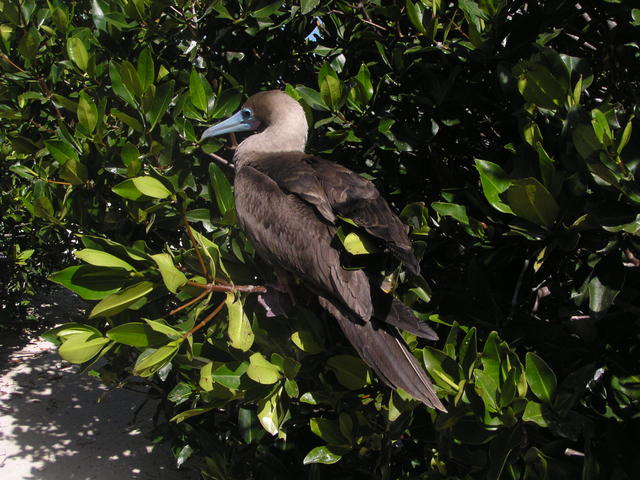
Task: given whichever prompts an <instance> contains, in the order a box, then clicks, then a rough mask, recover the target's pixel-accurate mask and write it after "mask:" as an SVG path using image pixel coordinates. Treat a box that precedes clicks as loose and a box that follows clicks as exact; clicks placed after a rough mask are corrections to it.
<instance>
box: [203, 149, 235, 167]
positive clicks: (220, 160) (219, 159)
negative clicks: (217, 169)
mask: <svg viewBox="0 0 640 480" xmlns="http://www.w3.org/2000/svg"><path fill="white" fill-rule="evenodd" d="M207 155H209V156H210V157H211V158H213V159H214V160H215V161H216V162H217V163H219V164H220V165H222V166H223V167H227V168H231V169H232V170H235V168H236V167H235V165H234V164H233V163H231V162H230V161H228V160H225V159H224V158H222V157H221V156H220V155H216V154H215V153H208V154H207Z"/></svg>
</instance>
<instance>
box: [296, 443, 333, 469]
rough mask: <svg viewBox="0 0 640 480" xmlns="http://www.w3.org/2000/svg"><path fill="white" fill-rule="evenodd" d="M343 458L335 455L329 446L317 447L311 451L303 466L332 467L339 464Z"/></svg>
mask: <svg viewBox="0 0 640 480" xmlns="http://www.w3.org/2000/svg"><path fill="white" fill-rule="evenodd" d="M341 458H342V455H338V454H337V453H333V452H332V451H331V450H330V449H329V447H328V446H326V445H324V446H321V447H315V448H313V449H311V451H310V452H309V453H307V455H306V456H305V457H304V460H303V461H302V463H303V464H305V465H309V464H310V463H323V464H326V465H331V464H333V463H336V462H338V461H339V460H340V459H341Z"/></svg>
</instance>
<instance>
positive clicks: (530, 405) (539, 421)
mask: <svg viewBox="0 0 640 480" xmlns="http://www.w3.org/2000/svg"><path fill="white" fill-rule="evenodd" d="M550 413H551V412H550V411H549V410H548V407H547V406H546V405H543V404H541V403H538V402H533V401H530V402H527V406H526V407H525V408H524V413H523V414H522V421H524V422H533V423H535V424H536V425H539V426H540V427H544V428H548V427H549V422H548V421H547V419H548V418H549V415H550Z"/></svg>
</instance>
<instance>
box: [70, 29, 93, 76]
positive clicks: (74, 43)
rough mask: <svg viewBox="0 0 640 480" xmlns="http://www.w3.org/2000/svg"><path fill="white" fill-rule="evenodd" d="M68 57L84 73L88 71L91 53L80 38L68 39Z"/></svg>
mask: <svg viewBox="0 0 640 480" xmlns="http://www.w3.org/2000/svg"><path fill="white" fill-rule="evenodd" d="M67 55H68V56H69V59H70V60H71V61H72V62H73V63H75V64H76V66H77V67H78V68H79V69H80V70H82V71H83V72H86V71H87V65H88V64H89V53H88V52H87V49H86V47H85V46H84V43H83V42H82V40H80V38H78V37H69V38H68V39H67Z"/></svg>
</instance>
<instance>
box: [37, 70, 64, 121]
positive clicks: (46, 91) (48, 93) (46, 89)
mask: <svg viewBox="0 0 640 480" xmlns="http://www.w3.org/2000/svg"><path fill="white" fill-rule="evenodd" d="M38 83H39V84H40V88H41V89H42V92H43V93H44V94H45V95H46V96H47V98H48V99H49V101H50V102H51V105H53V110H54V111H55V113H56V118H57V119H58V120H60V121H64V117H63V116H62V113H60V110H59V109H58V107H56V104H55V103H53V100H51V97H52V96H53V94H52V93H51V90H49V87H47V84H46V82H45V81H44V78H39V79H38Z"/></svg>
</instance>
